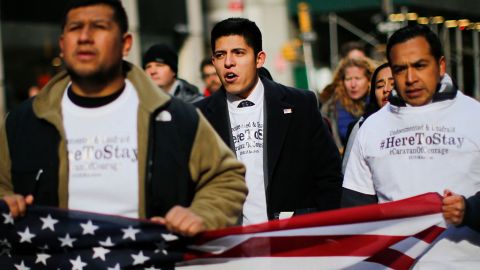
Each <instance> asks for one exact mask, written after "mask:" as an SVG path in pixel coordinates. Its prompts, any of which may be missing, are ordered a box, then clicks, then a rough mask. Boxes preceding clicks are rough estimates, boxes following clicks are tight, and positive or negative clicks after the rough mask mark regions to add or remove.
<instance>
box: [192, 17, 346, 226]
mask: <svg viewBox="0 0 480 270" xmlns="http://www.w3.org/2000/svg"><path fill="white" fill-rule="evenodd" d="M211 45H212V55H213V57H212V61H213V65H214V66H215V69H216V71H217V74H218V75H219V77H220V80H221V81H222V85H223V87H222V88H221V89H220V90H219V91H217V92H216V93H214V94H213V95H212V96H210V97H208V98H206V99H204V100H202V101H200V102H198V103H197V104H196V105H197V106H198V107H199V108H200V109H201V110H202V112H203V114H204V115H205V117H206V118H207V119H208V120H209V121H210V123H211V124H212V126H213V127H214V128H215V130H216V131H217V132H218V133H219V135H220V137H221V138H222V139H223V140H224V142H225V143H227V144H228V145H230V147H231V148H232V149H233V150H234V151H235V153H236V154H237V158H238V159H239V160H240V161H242V162H244V163H245V165H246V168H247V173H246V182H247V186H248V189H249V193H248V196H247V199H246V202H245V205H244V208H243V224H245V225H247V224H255V223H260V222H265V221H267V220H271V219H278V218H283V217H290V216H291V215H292V214H301V213H308V212H313V211H320V210H326V209H333V208H337V207H339V203H340V193H339V192H340V190H341V173H340V159H339V153H338V150H337V148H336V147H335V144H334V142H333V139H332V137H331V135H330V133H329V132H328V130H327V128H326V126H325V124H324V123H323V120H322V117H321V115H320V112H319V111H318V106H317V102H316V99H315V96H314V94H313V92H311V91H304V90H299V89H295V88H291V87H286V86H284V85H281V84H278V83H275V82H273V81H272V80H270V79H267V78H266V77H262V76H259V72H258V69H259V68H261V67H262V66H263V64H264V62H265V58H266V53H265V52H264V51H263V50H262V34H261V32H260V29H258V27H257V25H256V24H255V23H254V22H252V21H250V20H248V19H243V18H230V19H226V20H224V21H221V22H219V23H217V24H216V25H215V26H214V28H213V30H212V33H211Z"/></svg>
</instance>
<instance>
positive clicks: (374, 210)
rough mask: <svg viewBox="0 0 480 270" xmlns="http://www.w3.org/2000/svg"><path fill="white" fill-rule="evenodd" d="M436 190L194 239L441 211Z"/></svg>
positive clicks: (207, 234) (234, 229) (239, 227)
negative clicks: (387, 201)
mask: <svg viewBox="0 0 480 270" xmlns="http://www.w3.org/2000/svg"><path fill="white" fill-rule="evenodd" d="M440 198H441V197H440V195H439V194H438V193H426V194H424V195H419V196H415V197H411V198H408V199H404V200H399V201H395V202H389V203H383V204H373V205H366V206H361V207H353V208H345V209H339V210H332V211H324V212H319V213H314V214H308V215H300V216H295V217H293V218H292V219H294V220H295V222H292V219H285V220H274V221H270V222H267V223H261V224H255V225H250V226H245V227H242V226H236V227H230V228H226V229H222V230H215V231H208V232H205V233H204V234H202V235H201V236H200V237H199V238H198V239H197V241H198V242H203V243H205V242H207V241H210V240H212V239H216V238H219V237H222V236H228V235H239V234H250V233H259V232H265V231H272V230H275V231H280V230H285V229H297V228H310V227H318V226H329V225H341V224H352V223H363V222H370V221H375V222H376V221H381V220H388V219H398V218H406V217H415V216H422V215H428V214H435V213H439V212H441V204H439V199H440Z"/></svg>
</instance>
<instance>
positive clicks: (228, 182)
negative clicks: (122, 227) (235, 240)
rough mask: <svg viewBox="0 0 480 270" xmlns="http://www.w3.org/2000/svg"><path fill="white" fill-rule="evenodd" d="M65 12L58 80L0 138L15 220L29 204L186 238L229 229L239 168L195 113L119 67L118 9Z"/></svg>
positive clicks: (122, 41) (109, 2)
mask: <svg viewBox="0 0 480 270" xmlns="http://www.w3.org/2000/svg"><path fill="white" fill-rule="evenodd" d="M66 10H67V11H66V13H65V14H64V21H63V24H62V35H61V37H60V40H59V44H60V49H61V56H62V57H63V60H64V63H65V67H66V71H63V72H60V73H59V74H57V75H56V76H55V77H54V78H53V79H52V80H51V81H50V82H49V83H48V84H47V86H46V87H45V88H44V89H43V90H42V92H41V93H40V94H39V95H37V96H36V97H35V98H34V99H32V100H28V101H26V102H25V103H24V104H22V105H21V106H19V107H18V108H17V109H16V110H14V111H12V112H10V113H9V115H8V116H7V118H6V120H5V123H3V124H2V126H1V128H0V198H2V199H3V200H5V202H6V203H7V204H8V206H9V207H10V211H11V214H12V216H13V217H15V218H16V217H18V216H21V215H23V214H24V213H25V211H26V206H28V205H30V204H32V203H35V204H39V205H49V206H59V207H62V208H68V209H75V210H83V211H95V212H101V213H105V214H110V215H120V216H126V217H131V218H149V219H150V220H151V221H153V222H157V223H161V224H165V225H166V227H167V228H168V229H170V230H172V231H174V232H177V233H180V234H184V235H195V234H197V233H199V232H201V231H204V230H206V229H215V228H221V227H224V226H227V225H232V224H235V223H236V222H237V220H238V216H239V215H240V213H241V209H242V205H243V202H244V200H245V197H246V193H247V188H246V185H245V183H244V177H243V174H244V167H243V165H242V164H241V163H240V162H238V161H237V160H236V159H235V156H234V154H233V153H232V151H230V149H228V147H227V146H226V145H225V144H224V143H223V142H222V141H221V139H220V138H219V137H218V136H217V134H216V133H215V131H214V130H213V129H212V127H211V126H210V125H209V124H208V122H207V120H206V119H205V118H204V117H203V116H202V115H201V114H200V113H199V112H198V111H197V110H196V109H195V107H193V106H192V105H189V104H186V103H184V102H182V101H180V100H178V99H174V98H171V97H170V96H169V95H167V94H165V93H163V92H162V91H158V88H157V86H156V85H154V83H153V82H152V81H151V80H150V79H149V78H148V77H147V75H146V74H145V73H144V72H143V71H142V70H141V69H139V68H138V67H136V66H134V65H132V64H130V63H128V62H126V61H123V60H122V58H123V56H126V55H127V54H128V52H129V50H130V47H131V45H132V36H131V35H130V34H129V33H128V32H127V29H128V20H127V15H126V12H125V10H124V8H123V6H122V4H121V2H120V1H119V0H96V1H95V0H94V1H85V0H77V1H70V2H69V5H68V6H67V9H66Z"/></svg>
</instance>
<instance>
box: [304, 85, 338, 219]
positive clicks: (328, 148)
mask: <svg viewBox="0 0 480 270" xmlns="http://www.w3.org/2000/svg"><path fill="white" fill-rule="evenodd" d="M310 102H311V104H310V107H311V115H312V116H311V121H312V124H313V128H314V130H313V137H312V141H311V145H312V152H311V155H312V160H313V163H314V164H315V167H314V168H313V175H314V179H315V181H316V189H317V190H316V192H315V194H316V198H315V199H316V204H317V208H318V210H329V209H336V208H339V207H340V197H341V188H342V173H341V168H342V164H341V159H340V153H339V152H338V148H337V146H336V145H335V142H334V140H333V138H332V136H331V134H330V132H329V131H328V129H327V126H326V124H325V122H324V121H323V119H322V115H321V113H320V111H319V110H318V107H317V105H316V100H315V99H314V97H313V94H312V98H311V99H310Z"/></svg>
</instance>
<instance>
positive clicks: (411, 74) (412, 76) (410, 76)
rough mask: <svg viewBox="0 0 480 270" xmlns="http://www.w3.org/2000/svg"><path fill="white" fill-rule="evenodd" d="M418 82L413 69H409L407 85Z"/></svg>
mask: <svg viewBox="0 0 480 270" xmlns="http://www.w3.org/2000/svg"><path fill="white" fill-rule="evenodd" d="M416 80H417V74H416V72H415V70H414V69H413V68H411V67H409V68H407V83H408V84H412V83H414V82H415V81H416Z"/></svg>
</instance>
